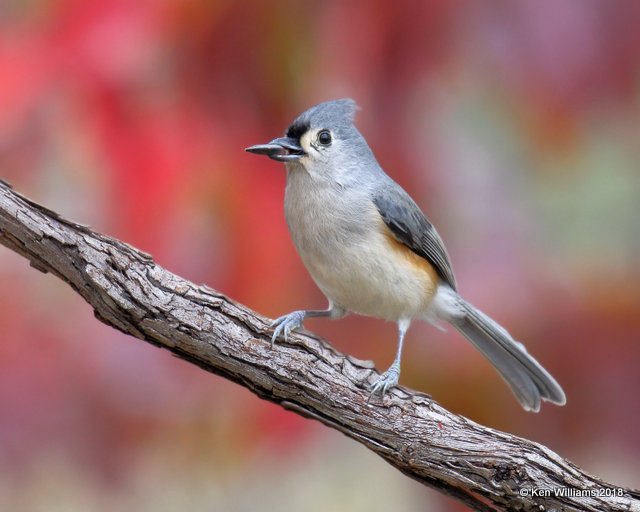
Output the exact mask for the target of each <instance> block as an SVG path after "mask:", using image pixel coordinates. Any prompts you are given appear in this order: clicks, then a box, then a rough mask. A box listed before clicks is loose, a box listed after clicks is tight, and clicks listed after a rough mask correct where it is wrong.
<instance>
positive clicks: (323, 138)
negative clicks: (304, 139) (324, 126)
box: [318, 130, 331, 146]
mask: <svg viewBox="0 0 640 512" xmlns="http://www.w3.org/2000/svg"><path fill="white" fill-rule="evenodd" d="M318 142H319V143H320V144H322V145H323V146H328V145H329V144H331V132H330V131H329V130H320V131H319V132H318Z"/></svg>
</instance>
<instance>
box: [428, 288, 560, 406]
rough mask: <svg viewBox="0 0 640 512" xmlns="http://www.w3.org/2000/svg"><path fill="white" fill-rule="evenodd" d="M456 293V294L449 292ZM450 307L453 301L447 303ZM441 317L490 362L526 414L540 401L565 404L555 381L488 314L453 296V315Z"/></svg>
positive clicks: (450, 313)
mask: <svg viewBox="0 0 640 512" xmlns="http://www.w3.org/2000/svg"><path fill="white" fill-rule="evenodd" d="M452 293H455V292H452ZM447 303H448V304H449V305H451V304H452V301H450V300H448V301H447ZM447 309H448V313H449V314H446V316H445V315H442V310H441V311H440V312H439V313H440V314H439V315H438V316H440V317H441V318H444V319H446V320H447V321H448V322H450V323H451V324H452V325H453V326H454V327H455V328H456V329H457V330H458V331H460V333H461V334H462V335H464V336H465V337H466V338H467V339H468V340H469V341H470V342H471V343H473V345H474V346H475V347H476V348H477V349H478V350H479V351H480V352H482V354H483V355H484V356H485V357H486V358H487V359H488V360H489V361H490V362H491V364H492V365H493V366H494V367H495V369H496V370H497V371H498V373H499V374H500V375H501V376H502V378H503V379H504V380H505V381H506V382H507V384H508V385H509V387H510V388H511V390H512V391H513V393H514V395H515V396H516V398H517V399H518V401H519V402H520V404H521V405H522V407H523V408H524V409H525V410H527V411H534V412H538V411H539V410H540V402H541V400H547V401H549V402H552V403H555V404H558V405H564V404H565V403H566V397H565V394H564V391H562V388H561V387H560V385H559V384H558V383H557V382H556V380H555V379H554V378H553V377H552V376H551V375H550V374H549V372H547V370H545V369H544V368H543V367H542V365H541V364H540V363H538V361H536V360H535V359H534V358H533V357H532V356H531V355H530V354H529V353H528V352H527V350H526V348H525V347H524V345H523V344H522V343H519V342H518V341H516V340H514V339H513V338H512V337H511V335H510V334H509V333H508V332H507V331H506V330H505V329H504V328H502V327H501V326H500V325H498V324H497V323H496V322H494V321H493V320H492V319H491V318H489V317H488V316H487V315H485V314H484V313H482V312H481V311H479V310H478V309H476V308H475V307H473V306H472V305H471V304H469V303H468V302H466V301H465V300H464V299H462V298H461V297H460V296H459V295H457V294H456V296H455V313H453V314H452V311H451V309H450V308H447Z"/></svg>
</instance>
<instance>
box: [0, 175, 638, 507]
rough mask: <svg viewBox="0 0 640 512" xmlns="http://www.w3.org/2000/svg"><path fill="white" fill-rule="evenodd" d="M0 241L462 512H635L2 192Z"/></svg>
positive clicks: (632, 501) (98, 304) (536, 455)
mask: <svg viewBox="0 0 640 512" xmlns="http://www.w3.org/2000/svg"><path fill="white" fill-rule="evenodd" d="M0 243H2V244H3V245H5V246H7V247H8V248H9V249H11V250H13V251H15V252H17V253H19V254H21V255H22V256H24V257H25V258H27V259H28V260H29V261H30V262H31V265H32V266H33V267H35V268H37V269H39V270H41V271H43V272H51V273H52V274H54V275H56V276H58V277H59V278H60V279H62V280H63V281H65V282H67V283H68V284H69V285H70V286H71V287H72V288H73V289H74V290H75V291H76V292H78V293H79V294H80V295H81V296H82V297H83V298H84V299H85V300H86V301H87V302H88V303H89V304H90V305H91V306H92V307H93V309H94V311H95V316H96V317H97V318H98V319H99V320H101V321H102V322H104V323H106V324H108V325H110V326H112V327H115V328H116V329H118V330H120V331H122V332H124V333H127V334H130V335H132V336H135V337H136V338H140V339H142V340H145V341H147V342H149V343H152V344H154V345H157V346H159V347H163V348H166V349H168V350H170V351H171V352H173V353H174V354H176V355H177V356H179V357H181V358H183V359H186V360H187V361H189V362H191V363H194V364H196V365H198V366H200V367H201V368H203V369H205V370H207V371H209V372H212V373H215V374H217V375H220V376H222V377H225V378H227V379H230V380H232V381H234V382H237V383H238V384H240V385H242V386H245V387H246V388H248V389H249V390H251V391H252V392H253V393H255V394H256V395H258V396H259V397H260V398H263V399H266V400H269V401H271V402H274V403H277V404H279V405H281V406H283V407H285V408H286V409H289V410H291V411H294V412H296V413H298V414H300V415H302V416H305V417H307V418H313V419H315V420H318V421H320V422H322V423H324V424H325V425H327V426H329V427H331V428H334V429H336V430H339V431H340V432H342V433H343V434H345V435H347V436H349V437H351V438H352V439H355V440H356V441H358V442H360V443H362V444H363V445H365V446H366V447H367V448H369V449H371V450H373V451H374V452H376V453H377V454H378V455H380V456H381V457H382V458H384V459H385V460H386V461H387V462H389V463H390V464H392V465H393V466H395V467H396V468H397V469H399V470H400V471H402V472H403V473H405V474H406V475H408V476H410V477H411V478H414V479H416V480H418V481H420V482H422V483H423V484H425V485H428V486H430V487H433V488H435V489H437V490H439V491H441V492H443V493H445V494H448V495H450V496H453V497H455V498H457V499H459V500H460V501H462V502H464V503H466V504H467V505H468V506H470V507H471V508H474V509H476V510H480V511H490V510H563V511H568V510H588V511H594V512H596V511H598V512H601V511H609V510H610V511H629V510H640V493H639V492H638V491H637V490H631V489H621V488H617V487H615V486H613V485H611V484H608V483H605V482H603V481H601V480H598V479H597V478H594V477H592V476H590V475H588V474H586V473H585V472H584V471H582V470H581V469H580V468H578V467H577V466H575V465H574V464H572V463H571V462H569V461H567V460H565V459H563V458H561V457H560V456H558V455H556V454H555V453H554V452H552V451H551V450H549V449H548V448H546V447H544V446H542V445H540V444H537V443H534V442H531V441H528V440H525V439H521V438H518V437H515V436H512V435H510V434H506V433H503V432H499V431H496V430H493V429H490V428H487V427H484V426H481V425H478V424H476V423H474V422H472V421H470V420H468V419H466V418H464V417H461V416H457V415H455V414H452V413H450V412H448V411H447V410H445V409H443V408H442V407H440V406H439V405H438V404H437V403H436V402H434V401H433V400H432V399H430V398H429V397H428V396H426V395H424V394H421V393H418V392H415V391H412V390H409V389H406V388H404V387H399V388H396V389H394V390H393V391H391V392H390V393H389V395H388V396H386V397H385V399H384V401H383V402H380V401H378V402H376V403H372V404H368V403H367V398H368V389H367V388H368V386H369V385H370V383H371V382H372V381H373V379H374V378H375V377H376V375H377V373H376V371H375V370H374V369H373V367H372V366H371V364H369V363H366V362H362V361H358V360H356V359H354V358H351V357H349V356H346V357H345V356H344V355H342V354H340V353H338V352H337V351H335V350H334V349H333V348H332V347H331V346H329V345H328V344H327V343H326V342H325V341H323V340H321V339H319V338H317V337H315V336H311V335H307V334H297V333H296V334H293V335H291V336H290V337H289V341H288V342H287V343H278V344H276V345H275V346H274V347H273V348H272V347H271V346H270V340H269V336H270V329H269V327H268V322H267V319H265V318H264V317H262V316H260V315H258V314H256V313H255V312H253V311H251V310H250V309H248V308H246V307H244V306H242V305H241V304H238V303H236V302H234V301H232V300H230V299H228V298H227V297H225V296H224V295H222V294H221V293H219V292H217V291H215V290H213V289H211V288H208V287H206V286H198V285H195V284H193V283H191V282H189V281H186V280H184V279H182V278H180V277H178V276H176V275H174V274H172V273H171V272H168V271H167V270H165V269H164V268H162V267H160V266H158V265H156V264H155V263H154V261H153V259H152V258H151V256H149V255H148V254H144V253H142V252H141V251H139V250H137V249H135V248H133V247H131V246H129V245H127V244H125V243H123V242H120V241H118V240H115V239H113V238H110V237H108V236H105V235H102V234H100V233H96V232H94V231H92V230H91V229H89V228H88V227H87V226H83V225H80V224H76V223H74V222H70V221H68V220H65V219H63V218H62V217H60V216H59V215H58V214H57V213H55V212H53V211H51V210H48V209H47V208H44V207H43V206H40V205H38V204H36V203H35V202H33V201H31V200H29V199H27V198H25V197H24V196H22V195H20V194H18V193H16V192H14V191H13V190H12V189H11V187H10V185H8V184H6V183H4V182H0ZM556 492H566V493H567V495H566V496H557V495H556V494H555V493H556ZM536 493H537V494H538V495H536ZM547 493H549V495H545V494H547Z"/></svg>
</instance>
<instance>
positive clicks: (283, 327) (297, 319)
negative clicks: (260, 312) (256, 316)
mask: <svg viewBox="0 0 640 512" xmlns="http://www.w3.org/2000/svg"><path fill="white" fill-rule="evenodd" d="M304 317H305V312H304V311H292V312H291V313H289V314H288V315H282V316H281V317H280V318H276V319H275V320H274V321H273V322H271V327H275V329H274V331H273V336H271V346H272V347H273V344H274V343H275V342H276V340H277V339H278V337H279V336H280V334H282V335H283V337H284V341H287V338H288V336H289V333H290V332H291V331H293V330H294V329H297V328H298V327H302V322H303V321H304Z"/></svg>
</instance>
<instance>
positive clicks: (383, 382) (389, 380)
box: [368, 365, 400, 402]
mask: <svg viewBox="0 0 640 512" xmlns="http://www.w3.org/2000/svg"><path fill="white" fill-rule="evenodd" d="M399 378H400V367H399V366H396V365H392V366H391V368H389V369H388V370H387V371H386V372H384V373H383V374H382V375H380V377H378V379H377V380H376V381H375V382H374V383H373V386H371V393H370V394H369V400H368V401H369V402H370V401H371V398H373V397H374V396H375V395H380V398H383V397H384V395H386V394H387V391H389V390H390V389H391V388H394V387H396V386H397V385H398V379H399Z"/></svg>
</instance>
